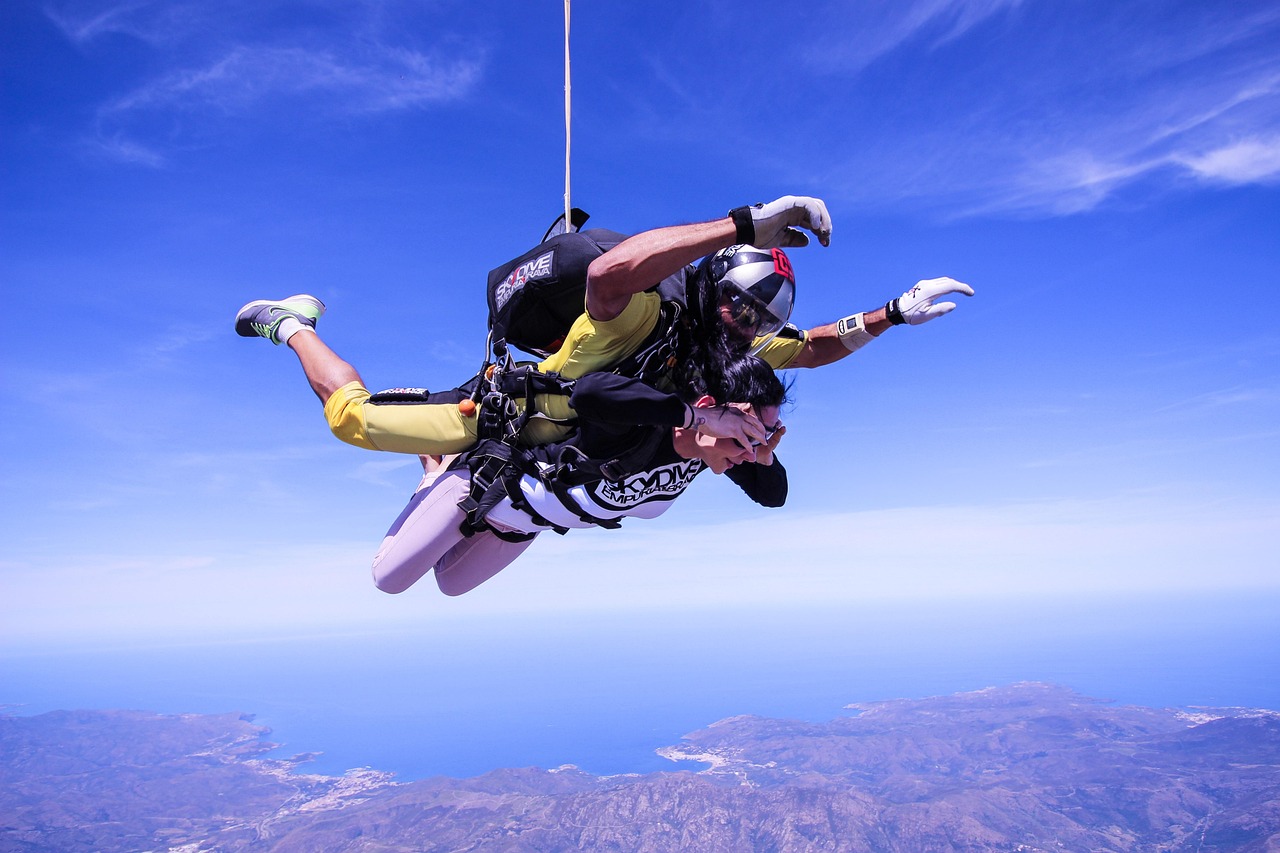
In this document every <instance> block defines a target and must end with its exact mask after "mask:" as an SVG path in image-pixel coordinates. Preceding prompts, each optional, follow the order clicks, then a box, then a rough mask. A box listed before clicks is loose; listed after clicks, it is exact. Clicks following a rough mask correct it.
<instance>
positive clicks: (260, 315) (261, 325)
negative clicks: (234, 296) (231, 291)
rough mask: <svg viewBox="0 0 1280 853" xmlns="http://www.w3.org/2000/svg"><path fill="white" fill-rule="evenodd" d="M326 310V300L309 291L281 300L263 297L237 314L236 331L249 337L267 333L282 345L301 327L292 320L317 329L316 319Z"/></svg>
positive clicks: (265, 335)
mask: <svg viewBox="0 0 1280 853" xmlns="http://www.w3.org/2000/svg"><path fill="white" fill-rule="evenodd" d="M323 313H324V303H323V302H321V301H320V300H319V299H316V298H315V297H314V296H311V295H309V294H306V293H299V294H298V295H297V296H290V297H289V298H287V299H280V300H278V301H272V300H270V299H259V300H258V301H256V302H250V303H249V304H248V305H246V306H244V307H243V308H241V309H240V313H238V314H236V334H237V335H240V336H241V337H245V338H253V337H263V338H266V339H267V340H269V341H271V343H273V344H276V345H279V344H282V343H284V342H285V341H286V340H288V339H289V336H290V335H292V334H293V333H294V332H296V331H298V327H297V326H295V325H294V324H293V323H290V322H288V321H289V320H294V321H296V322H297V323H300V324H301V325H302V326H305V327H307V328H309V329H315V327H316V320H318V319H320V315H321V314H323ZM281 327H283V328H281ZM281 332H283V333H284V334H283V335H282V334H281Z"/></svg>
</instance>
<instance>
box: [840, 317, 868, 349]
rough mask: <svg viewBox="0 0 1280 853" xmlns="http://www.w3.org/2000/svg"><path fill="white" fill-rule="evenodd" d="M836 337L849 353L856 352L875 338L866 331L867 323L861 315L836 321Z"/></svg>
mask: <svg viewBox="0 0 1280 853" xmlns="http://www.w3.org/2000/svg"><path fill="white" fill-rule="evenodd" d="M836 335H838V336H839V338H840V343H842V344H844V348H845V349H847V350H848V351H849V352H857V351H858V350H860V349H862V348H863V347H865V346H866V345H867V344H869V343H871V342H872V341H873V340H875V337H876V336H875V335H873V334H871V333H870V332H868V331H867V323H866V320H865V319H864V318H863V315H862V314H861V313H858V314H853V315H851V316H849V317H842V318H841V319H840V320H838V321H836Z"/></svg>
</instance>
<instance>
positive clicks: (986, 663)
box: [0, 594, 1280, 780]
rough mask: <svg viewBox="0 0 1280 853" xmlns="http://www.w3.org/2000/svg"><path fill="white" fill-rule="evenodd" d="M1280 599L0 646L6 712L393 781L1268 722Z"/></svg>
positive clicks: (642, 768) (1277, 666)
mask: <svg viewBox="0 0 1280 853" xmlns="http://www.w3.org/2000/svg"><path fill="white" fill-rule="evenodd" d="M1277 615H1280V596H1276V595H1257V594H1238V595H1233V594H1217V595H1214V596H1202V597H1187V596H1182V597H1172V596H1171V597H1165V598H1152V597H1145V598H1137V597H1134V598H1112V599H1106V600H1097V599H1084V598H1081V599H1076V600H1062V599H1054V600H1050V599H1010V600H1007V601H991V600H986V601H980V602H963V601H951V602H938V601H932V602H918V603H913V602H899V603H895V604H892V605H886V604H880V605H876V606H871V605H867V606H864V607H859V608H857V609H848V608H843V609H835V608H830V609H822V610H817V611H814V610H807V611H803V612H802V611H798V610H779V611H773V612H763V611H759V610H752V611H728V610H712V611H707V612H703V611H702V610H700V609H699V608H698V607H696V606H691V605H690V604H687V603H686V604H684V605H682V606H680V607H672V608H671V609H670V610H668V611H664V612H653V611H646V612H637V613H627V614H625V615H623V614H581V615H579V616H577V617H568V616H565V615H564V614H558V618H557V619H556V620H555V622H554V624H553V623H551V622H550V621H548V620H538V619H530V618H528V617H521V618H519V619H517V618H514V617H508V618H500V617H495V616H492V615H489V616H485V617H483V618H477V619H457V620H450V621H449V622H448V623H447V624H439V625H435V626H429V627H422V628H414V629H404V628H398V629H396V630H390V629H388V630H386V631H378V632H367V633H360V634H348V635H331V636H312V637H282V638H270V639H259V640H241V641H235V642H230V641H223V642H209V643H204V644H187V645H182V646H173V647H170V648H154V647H151V648H143V647H129V648H125V647H120V648H115V649H97V650H84V649H80V650H76V649H63V650H58V649H42V650H35V649H7V650H5V651H4V652H3V654H0V683H3V685H4V690H3V693H2V694H0V702H2V703H4V704H6V705H8V706H9V708H8V710H9V711H10V712H12V713H18V714H23V715H26V714H35V713H40V712H43V711H47V710H54V709H81V708H98V709H107V708H128V709H138V710H150V711H157V712H161V713H222V712H228V711H240V712H244V713H249V714H253V715H255V718H256V721H257V722H258V723H260V724H262V725H266V726H269V727H270V728H271V729H272V730H273V733H272V735H271V736H270V739H271V740H272V741H273V742H276V743H280V744H281V747H280V749H279V750H277V751H276V754H277V755H282V756H287V755H293V754H297V753H319V755H318V756H317V757H316V759H315V760H314V761H313V762H311V763H309V764H307V765H305V766H306V768H308V769H309V770H312V771H314V772H321V773H327V774H337V773H341V772H342V771H344V770H346V769H348V768H351V767H359V766H371V767H374V768H376V769H379V770H388V771H392V772H395V773H396V774H398V778H400V779H403V780H408V779H417V778H425V777H429V776H432V775H448V776H455V777H465V776H473V775H478V774H480V773H484V772H486V771H489V770H492V769H496V768H500V767H520V766H541V767H555V766H559V765H561V764H574V765H577V766H579V767H581V768H583V769H584V770H587V771H588V772H591V773H595V774H614V773H643V772H649V771H654V770H662V769H671V768H672V767H673V766H675V765H673V764H672V763H671V762H669V761H667V760H665V759H663V758H661V757H659V756H658V755H656V754H655V752H654V750H656V749H658V748H659V747H662V746H668V745H672V744H675V743H677V742H678V741H679V739H680V737H681V736H682V735H683V734H685V733H686V732H689V731H692V730H694V729H698V728H702V727H705V726H707V725H709V724H710V723H712V722H714V721H716V720H719V719H723V718H726V717H730V716H736V715H741V714H753V715H759V716H769V717H779V718H795V719H802V720H811V721H820V720H826V719H830V718H832V717H835V716H839V715H841V714H842V713H847V712H845V711H843V710H842V709H843V706H844V705H847V704H849V703H854V702H873V701H879V700H884V699H893V698H919V697H924V696H933V695H944V694H950V693H954V692H960V691H965V690H974V689H980V688H983V687H988V686H998V685H1005V684H1011V683H1015V682H1018V681H1044V682H1049V683H1056V684H1061V685H1064V686H1066V687H1069V688H1071V689H1073V690H1076V691H1079V692H1081V693H1084V694H1086V695H1090V696H1094V697H1097V698H1103V699H1110V700H1114V701H1116V702H1118V703H1121V704H1142V705H1149V706H1152V707H1184V706H1195V705H1209V706H1245V707H1266V708H1272V709H1280V678H1278V677H1277V676H1280V619H1278V618H1277Z"/></svg>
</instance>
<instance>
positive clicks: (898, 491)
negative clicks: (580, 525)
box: [0, 0, 1280, 648]
mask: <svg viewBox="0 0 1280 853" xmlns="http://www.w3.org/2000/svg"><path fill="white" fill-rule="evenodd" d="M562 26H563V18H562V5H561V4H558V3H550V2H540V3H528V2H526V3H497V4H474V3H460V2H448V0H441V2H416V3H410V2H403V3H398V2H365V3H352V2H343V3H337V2H253V3H240V2H221V3H216V4H215V3H184V2H157V3H152V2H143V1H142V0H139V2H124V3H121V2H78V3H66V2H59V0H50V1H49V2H43V3H37V2H25V0H16V2H9V3H6V4H4V6H3V9H2V10H0V38H2V39H3V41H4V44H3V50H2V51H0V63H2V69H3V70H2V76H3V81H4V82H3V88H2V89H0V99H2V100H0V104H2V107H0V120H2V121H3V133H2V134H0V151H2V152H3V164H4V178H3V193H2V197H0V216H2V217H3V219H2V223H0V281H3V283H4V293H5V305H6V308H7V310H8V312H9V320H8V322H6V323H5V332H4V334H3V336H0V365H2V366H3V370H2V373H0V383H3V385H2V387H3V389H4V395H3V396H4V403H3V405H4V407H5V415H6V422H7V423H8V424H9V427H8V430H7V433H8V436H9V438H8V446H9V449H8V452H6V454H5V461H4V464H3V469H2V477H3V493H4V496H5V497H4V500H5V504H6V510H5V512H4V513H3V522H0V524H2V525H3V528H0V530H2V533H3V539H4V542H5V548H4V551H3V553H2V554H0V592H2V593H3V594H2V595H0V643H4V644H6V645H8V646H11V647H14V648H17V647H27V646H29V645H33V644H34V645H45V644H49V643H62V642H70V643H89V644H93V643H100V642H115V641H129V642H139V641H140V642H147V641H161V640H168V639H171V638H173V637H176V636H182V637H193V638H195V637H208V636H217V637H255V636H264V635H269V634H279V633H299V632H303V633H305V632H333V631H344V630H356V629H359V628H361V627H365V626H369V625H378V626H383V627H386V626H396V625H405V626H412V625H417V624H422V623H424V622H430V621H440V620H452V619H459V620H461V623H462V624H466V622H467V620H483V619H486V618H492V619H497V618H501V616H502V615H503V614H508V613H516V612H521V613H546V614H551V615H555V616H557V617H566V618H572V616H573V614H574V613H578V612H592V613H601V612H605V613H608V612H617V613H619V614H620V615H625V614H626V613H627V612H630V611H639V610H647V611H652V610H653V609H657V608H679V609H688V608H692V609H695V610H697V609H708V608H712V609H714V608H717V607H722V606H725V607H727V606H737V605H758V604H761V603H770V604H771V605H774V606H778V607H782V608H784V609H786V610H788V611H789V612H792V613H794V614H799V615H801V616H802V615H803V613H804V612H805V608H806V607H807V606H810V605H811V604H812V603H814V602H818V601H821V602H824V603H831V602H839V601H845V600H847V601H850V602H855V601H858V602H865V601H875V600H880V599H883V600H886V601H890V600H891V601H898V602H911V601H915V600H923V599H929V600H931V601H937V600H948V599H954V600H985V599H992V598H1001V597H1006V598H1007V597H1017V596H1033V595H1041V596H1043V595H1058V594H1064V593H1072V594H1084V595H1091V594H1093V595H1098V596H1107V595H1116V594H1133V593H1137V594H1140V595H1141V594H1153V595H1154V594H1158V593H1163V592H1167V591H1182V592H1192V593H1197V594H1199V593H1202V592H1211V591H1237V592H1239V591H1243V592H1249V591H1259V592H1274V591H1276V589H1277V587H1278V586H1280V558H1278V556H1277V555H1278V553H1280V551H1278V549H1277V548H1276V546H1275V537H1276V534H1277V533H1278V532H1280V486H1277V483H1278V482H1280V451H1277V449H1276V448H1277V446H1278V442H1277V439H1278V438H1280V333H1277V331H1276V329H1275V322H1274V319H1273V316H1272V315H1273V313H1274V308H1273V306H1272V302H1273V299H1272V295H1271V293H1270V291H1271V290H1272V289H1273V288H1274V281H1275V270H1276V269H1277V267H1280V240H1277V236H1278V234H1280V229H1278V228H1277V223H1278V222H1280V192H1278V188H1280V8H1278V7H1277V6H1276V5H1275V4H1274V3H1269V2H1252V3H1251V2H1236V3H1232V4H1202V3H1177V2H1163V3H1154V2H1153V3H1144V2H1130V3H1121V4H1115V3H1102V2H1084V0H1080V1H1079V2H1067V1H1066V0H1061V2H1057V1H1055V0H1024V2H1001V0H973V2H961V0H928V1H927V2H892V3H890V2H874V3H873V2H867V3H841V2H814V3H808V4H805V5H804V6H803V7H797V8H795V9H787V10H785V11H782V10H780V8H779V7H778V6H777V4H774V3H762V2H735V3H727V2H708V3H700V4H683V3H667V2H654V3H644V4H617V3H610V4H604V3H579V4H577V6H576V7H575V9H574V23H573V30H572V38H573V70H574V77H573V98H574V108H573V172H572V174H573V181H572V183H573V201H574V204H576V205H577V206H580V207H583V208H585V209H586V210H588V211H589V212H591V213H592V214H593V219H592V223H593V224H598V225H600V226H604V227H611V228H614V229H617V230H622V231H637V230H642V229H644V228H648V227H654V226H659V225H664V224H670V223H674V222H682V221H696V220H702V219H709V218H713V217H717V216H720V215H723V213H724V212H725V211H726V210H727V209H728V208H730V207H732V206H736V205H738V204H742V203H749V202H754V201H764V200H769V199H771V198H774V197H777V196H779V195H783V194H787V193H800V194H809V195H816V196H820V197H822V198H824V199H826V201H827V203H828V205H829V207H830V209H831V212H832V216H833V219H834V223H835V229H834V235H833V242H832V245H831V247H830V248H827V249H822V248H818V247H814V248H810V249H807V250H804V251H798V252H795V253H794V254H793V262H794V265H795V268H796V271H797V275H798V279H799V295H798V306H797V309H796V313H795V316H794V319H795V320H796V321H797V322H799V323H800V324H801V325H806V326H809V325H816V324H818V323H823V322H829V321H831V320H834V319H836V318H838V317H840V316H843V315H845V314H848V313H851V312H852V311H855V310H861V309H868V308H873V307H876V306H878V305H880V304H883V302H884V301H885V300H887V299H888V298H890V297H892V296H895V295H897V294H898V293H899V292H901V291H902V290H903V289H904V288H905V287H907V286H909V285H910V284H912V283H913V282H914V281H916V280H917V279H920V278H928V277H933V276H938V275H951V276H954V277H956V278H959V279H961V280H964V281H967V282H969V283H970V284H972V285H973V286H974V288H975V289H976V291H977V295H976V296H975V297H974V298H973V299H971V300H967V301H965V303H964V304H963V305H961V306H960V308H959V310H957V311H956V312H955V313H954V314H953V315H951V316H949V317H947V318H944V319H942V320H939V321H937V322H935V323H931V324H929V325H927V326H924V327H919V328H903V329H894V330H892V331H891V332H890V333H889V334H887V335H886V336H885V337H884V338H883V339H882V340H880V341H877V342H876V343H875V344H874V345H872V346H871V347H869V348H868V349H866V350H864V351H863V352H860V353H858V354H857V355H855V356H853V357H851V358H849V359H848V360H846V361H843V362H841V363H840V364H838V365H835V366H832V367H828V368H826V369H823V370H820V371H807V372H801V373H799V374H798V375H796V376H795V385H794V392H795V398H796V404H795V405H794V407H793V408H792V410H791V411H790V412H788V413H787V421H788V424H789V426H790V430H789V433H788V436H787V438H786V441H785V443H784V445H783V448H782V450H781V451H780V455H781V457H782V458H783V459H784V461H785V462H786V464H787V467H788V471H789V472H790V476H791V483H792V496H791V499H790V501H789V503H788V506H787V507H786V508H784V509H782V510H776V511H766V510H762V509H758V508H755V507H754V506H752V505H750V504H749V503H748V502H747V501H745V500H744V499H742V498H741V497H740V496H739V495H738V494H736V490H735V489H734V487H733V486H732V484H730V483H728V482H725V481H716V480H714V479H713V478H712V477H710V476H709V475H708V476H707V477H706V478H705V481H703V480H700V481H699V483H698V484H697V486H696V487H695V488H694V489H693V490H692V493H691V494H689V495H687V496H686V497H685V498H683V499H682V501H681V505H680V506H679V507H677V509H675V510H674V511H673V512H672V513H670V514H669V515H668V517H666V518H664V519H661V520H659V521H656V522H648V523H644V522H639V523H638V522H632V523H631V524H629V525H628V529H627V530H625V531H623V532H619V533H612V532H608V531H592V532H586V533H575V534H573V535H572V536H570V537H565V538H559V537H544V540H545V541H542V542H539V543H538V544H537V545H536V546H535V547H534V548H533V549H532V550H531V551H530V552H529V553H528V554H527V555H526V556H525V557H524V558H523V559H522V561H521V562H520V563H518V564H517V565H516V566H514V567H513V568H512V569H510V570H508V571H507V572H505V573H504V574H502V575H500V576H499V577H498V578H496V579H495V580H494V581H492V582H490V583H489V584H487V585H486V586H485V587H482V588H481V589H479V590H477V591H476V592H474V593H472V594H470V595H468V596H466V597H464V598H461V599H447V598H445V597H443V596H441V595H440V594H439V593H438V592H437V591H436V590H435V588H434V584H433V583H432V582H431V581H430V580H429V579H427V580H426V581H424V582H423V583H422V584H420V585H419V586H418V587H416V588H414V589H413V590H411V591H409V592H408V593H406V594H404V595H402V596H399V597H390V596H387V595H384V594H382V593H378V592H377V591H376V590H375V589H374V588H373V586H372V583H371V582H370V580H369V576H368V563H369V560H370V558H371V556H372V553H373V550H374V549H375V548H376V546H377V543H378V541H379V540H380V538H381V536H382V534H383V532H384V531H385V529H386V527H387V525H388V524H389V523H390V521H391V520H392V519H393V518H394V517H395V515H396V514H397V512H398V511H399V509H400V507H401V506H402V505H403V502H404V501H405V500H406V499H407V497H408V495H409V493H410V491H411V490H412V487H413V486H414V485H415V484H416V482H417V473H416V464H417V463H416V461H415V460H414V459H413V458H411V457H398V456H394V455H378V454H372V453H368V452H364V451H360V450H357V449H355V448H351V447H348V446H345V445H342V444H341V443H339V442H337V441H336V440H334V439H333V438H332V437H331V436H330V435H329V433H328V432H327V430H326V428H325V426H324V422H323V419H322V417H321V414H320V407H319V404H318V403H317V401H316V400H315V399H314V397H313V396H312V394H311V392H310V391H309V390H308V389H307V387H306V386H305V384H304V383H303V381H302V379H301V374H300V372H299V371H298V369H297V367H296V365H295V364H294V362H293V359H292V357H291V356H290V355H289V354H288V353H287V352H285V351H283V350H279V349H275V348H272V347H270V346H269V345H267V344H265V343H264V342H261V341H246V340H243V339H240V338H238V337H236V336H235V334H234V333H233V331H232V318H233V316H234V313H235V311H236V309H237V308H238V307H239V306H240V305H241V304H242V303H244V302H246V301H248V300H250V299H255V298H263V297H279V296H284V295H287V294H291V293H296V292H301V291H306V292H311V293H314V294H316V295H317V296H319V297H321V298H322V299H323V300H325V302H326V303H327V304H328V305H329V309H330V312H329V314H328V315H327V316H326V317H325V318H324V319H323V320H322V321H321V331H322V332H323V334H324V336H325V338H326V339H327V340H328V341H329V342H330V343H331V344H332V345H333V346H334V347H335V348H336V349H337V350H338V351H339V352H340V353H342V354H344V355H345V356H347V357H348V358H349V359H350V360H351V361H352V362H353V363H355V364H356V366H357V367H358V368H359V369H360V370H361V372H362V373H363V375H364V377H365V379H366V380H367V382H368V384H369V385H371V386H373V387H390V386H394V385H426V386H431V387H444V386H447V385H448V386H451V385H453V384H455V383H457V382H459V381H461V380H463V379H465V378H466V377H467V376H468V375H469V373H470V372H471V371H473V370H474V369H475V367H476V365H477V364H478V363H479V360H480V357H481V356H482V347H483V331H484V300H483V282H484V278H485V273H486V272H487V270H488V269H489V268H490V267H492V266H496V265H497V264H498V263H500V262H501V261H503V260H504V259H506V258H508V257H511V256H514V255H515V254H518V253H519V252H521V251H523V250H524V249H526V248H528V246H529V245H531V244H532V243H533V242H534V241H536V240H537V238H538V237H539V236H540V235H541V234H542V233H543V231H544V230H545V228H546V226H547V225H548V224H549V222H550V220H551V219H552V218H554V216H555V215H556V214H557V212H558V211H559V210H560V208H561V206H562V193H563V184H564V170H563V165H564V117H563V88H562V86H563V78H562V74H563V56H562V39H563V31H562Z"/></svg>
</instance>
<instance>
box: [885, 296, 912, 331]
mask: <svg viewBox="0 0 1280 853" xmlns="http://www.w3.org/2000/svg"><path fill="white" fill-rule="evenodd" d="M884 316H885V319H886V320H888V321H889V322H890V323H892V324H893V325H895V326H901V325H902V324H903V323H905V322H907V318H906V317H903V316H902V312H901V311H900V310H898V300H897V299H890V300H889V301H888V302H887V303H886V304H885V306H884Z"/></svg>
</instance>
